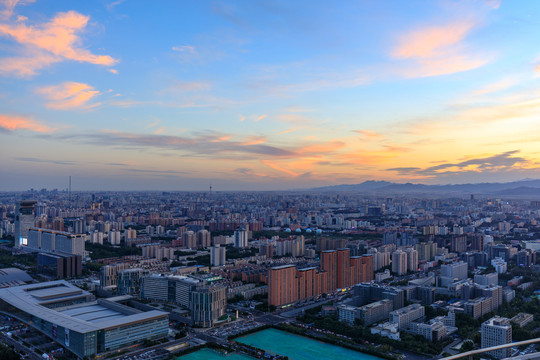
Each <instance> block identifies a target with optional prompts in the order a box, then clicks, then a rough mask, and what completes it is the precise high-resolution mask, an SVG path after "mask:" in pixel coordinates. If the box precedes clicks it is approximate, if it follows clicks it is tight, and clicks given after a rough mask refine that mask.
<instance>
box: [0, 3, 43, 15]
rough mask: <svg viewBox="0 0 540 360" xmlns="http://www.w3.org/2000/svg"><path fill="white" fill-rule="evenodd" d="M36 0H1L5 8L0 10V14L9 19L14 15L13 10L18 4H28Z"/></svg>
mask: <svg viewBox="0 0 540 360" xmlns="http://www.w3.org/2000/svg"><path fill="white" fill-rule="evenodd" d="M34 1H36V0H0V4H1V5H4V8H5V9H4V10H2V11H0V16H1V17H2V18H4V19H9V18H10V17H11V16H12V15H13V10H15V6H17V5H27V4H30V3H33V2H34Z"/></svg>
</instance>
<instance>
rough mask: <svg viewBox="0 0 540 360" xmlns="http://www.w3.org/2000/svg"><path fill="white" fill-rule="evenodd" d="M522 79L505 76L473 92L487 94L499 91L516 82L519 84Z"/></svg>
mask: <svg viewBox="0 0 540 360" xmlns="http://www.w3.org/2000/svg"><path fill="white" fill-rule="evenodd" d="M519 82H520V81H519V80H518V79H516V78H505V79H502V80H499V81H496V82H493V83H490V84H487V85H486V86H484V87H482V88H480V89H478V90H476V91H475V92H474V93H473V94H474V95H486V94H491V93H495V92H499V91H502V90H506V89H508V88H510V87H512V86H514V85H516V84H518V83H519Z"/></svg>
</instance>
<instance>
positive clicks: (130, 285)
mask: <svg viewBox="0 0 540 360" xmlns="http://www.w3.org/2000/svg"><path fill="white" fill-rule="evenodd" d="M147 272H148V270H143V269H126V270H122V271H120V272H119V273H118V276H117V281H116V283H117V285H116V294H117V295H139V294H140V292H141V279H142V277H143V276H144V275H146V274H147Z"/></svg>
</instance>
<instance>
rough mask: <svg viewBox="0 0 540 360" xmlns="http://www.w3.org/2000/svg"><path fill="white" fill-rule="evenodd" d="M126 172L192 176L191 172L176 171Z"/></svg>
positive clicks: (139, 170)
mask: <svg viewBox="0 0 540 360" xmlns="http://www.w3.org/2000/svg"><path fill="white" fill-rule="evenodd" d="M125 171H129V172H136V173H147V174H160V175H179V174H190V172H189V171H175V170H147V169H125Z"/></svg>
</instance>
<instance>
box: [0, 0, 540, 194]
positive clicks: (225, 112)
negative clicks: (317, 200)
mask: <svg viewBox="0 0 540 360" xmlns="http://www.w3.org/2000/svg"><path fill="white" fill-rule="evenodd" d="M539 15H540V3H538V2H537V1H520V2H510V1H495V0H492V1H488V0H485V1H484V0H478V1H406V2H401V1H380V2H373V1H354V2H353V1H343V2H339V3H338V4H336V3H328V2H326V1H309V2H308V1H294V2H290V1H247V0H246V1H226V2H225V1H160V2H156V3H149V2H147V1H135V0H125V1H83V2H73V1H54V2H50V1H49V2H46V1H43V0H41V1H40V0H36V1H28V0H26V1H24V0H19V1H17V0H2V1H0V84H1V89H0V104H1V106H0V144H1V145H0V150H2V153H3V154H4V158H3V166H2V168H1V170H0V176H1V177H2V179H3V182H2V183H3V185H4V187H3V190H24V189H27V188H29V187H34V188H41V187H48V188H54V187H58V188H64V187H65V186H66V184H67V177H68V176H70V175H71V176H72V177H73V180H74V184H76V186H78V187H79V189H81V190H82V189H125V190H132V189H167V190H199V189H206V188H207V187H208V186H209V184H210V183H212V184H213V186H214V188H215V189H216V190H220V189H221V190H242V189H246V190H273V189H290V188H303V187H312V186H320V185H326V184H340V183H358V182H362V181H365V180H370V179H375V180H391V181H396V182H406V181H411V182H423V183H464V182H480V181H509V180H517V179H522V178H531V177H533V178H537V177H538V168H539V158H540V157H539V154H538V146H537V144H538V143H539V142H538V141H539V137H538V136H537V135H536V134H537V133H538V130H540V129H539V128H540V125H539V122H538V121H537V119H538V118H539V117H538V115H539V110H540V99H539V98H538V96H539V95H540V92H539V90H538V84H539V82H538V75H539V74H540V43H539V41H538V39H537V38H538V36H537V35H538V34H539V33H540V32H539V21H540V17H539Z"/></svg>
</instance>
